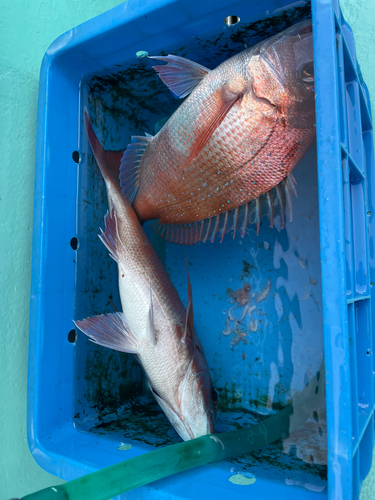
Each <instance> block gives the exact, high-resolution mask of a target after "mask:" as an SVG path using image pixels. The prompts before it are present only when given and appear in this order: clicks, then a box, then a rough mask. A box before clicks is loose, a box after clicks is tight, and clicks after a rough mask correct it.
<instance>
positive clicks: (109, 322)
mask: <svg viewBox="0 0 375 500" xmlns="http://www.w3.org/2000/svg"><path fill="white" fill-rule="evenodd" d="M74 324H75V325H76V327H77V328H79V329H80V330H81V331H82V332H83V333H84V334H85V335H87V336H88V337H89V338H90V340H91V341H92V342H94V343H96V344H99V345H102V346H104V347H109V348H110V349H115V350H116V351H121V352H128V353H132V354H137V353H138V345H137V340H136V338H135V337H134V335H133V334H132V332H131V330H130V327H129V323H128V321H127V319H126V318H125V316H124V314H123V313H122V312H117V313H113V314H108V315H106V314H101V315H100V316H93V317H91V318H86V319H83V320H80V321H74Z"/></svg>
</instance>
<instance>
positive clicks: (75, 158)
mask: <svg viewBox="0 0 375 500" xmlns="http://www.w3.org/2000/svg"><path fill="white" fill-rule="evenodd" d="M72 158H73V161H74V162H76V163H80V162H81V156H80V154H79V153H78V151H73V153H72Z"/></svg>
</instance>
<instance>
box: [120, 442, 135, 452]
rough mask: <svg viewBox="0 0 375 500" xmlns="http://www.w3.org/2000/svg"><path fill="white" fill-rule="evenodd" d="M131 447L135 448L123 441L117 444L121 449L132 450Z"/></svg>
mask: <svg viewBox="0 0 375 500" xmlns="http://www.w3.org/2000/svg"><path fill="white" fill-rule="evenodd" d="M130 448H133V446H132V445H131V444H127V443H121V444H120V446H117V449H118V450H120V451H127V450H130Z"/></svg>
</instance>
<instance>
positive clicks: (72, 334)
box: [68, 330, 77, 344]
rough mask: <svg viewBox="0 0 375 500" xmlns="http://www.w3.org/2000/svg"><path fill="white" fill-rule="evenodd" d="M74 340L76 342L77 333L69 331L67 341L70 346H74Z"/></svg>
mask: <svg viewBox="0 0 375 500" xmlns="http://www.w3.org/2000/svg"><path fill="white" fill-rule="evenodd" d="M76 340H77V332H76V331H75V330H70V332H69V333H68V341H69V342H70V343H71V344H75V342H76Z"/></svg>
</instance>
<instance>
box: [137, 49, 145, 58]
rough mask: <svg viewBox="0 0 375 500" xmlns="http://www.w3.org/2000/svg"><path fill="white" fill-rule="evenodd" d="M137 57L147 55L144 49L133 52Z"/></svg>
mask: <svg viewBox="0 0 375 500" xmlns="http://www.w3.org/2000/svg"><path fill="white" fill-rule="evenodd" d="M135 55H136V56H137V57H148V52H146V51H145V50H138V52H136V53H135Z"/></svg>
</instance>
